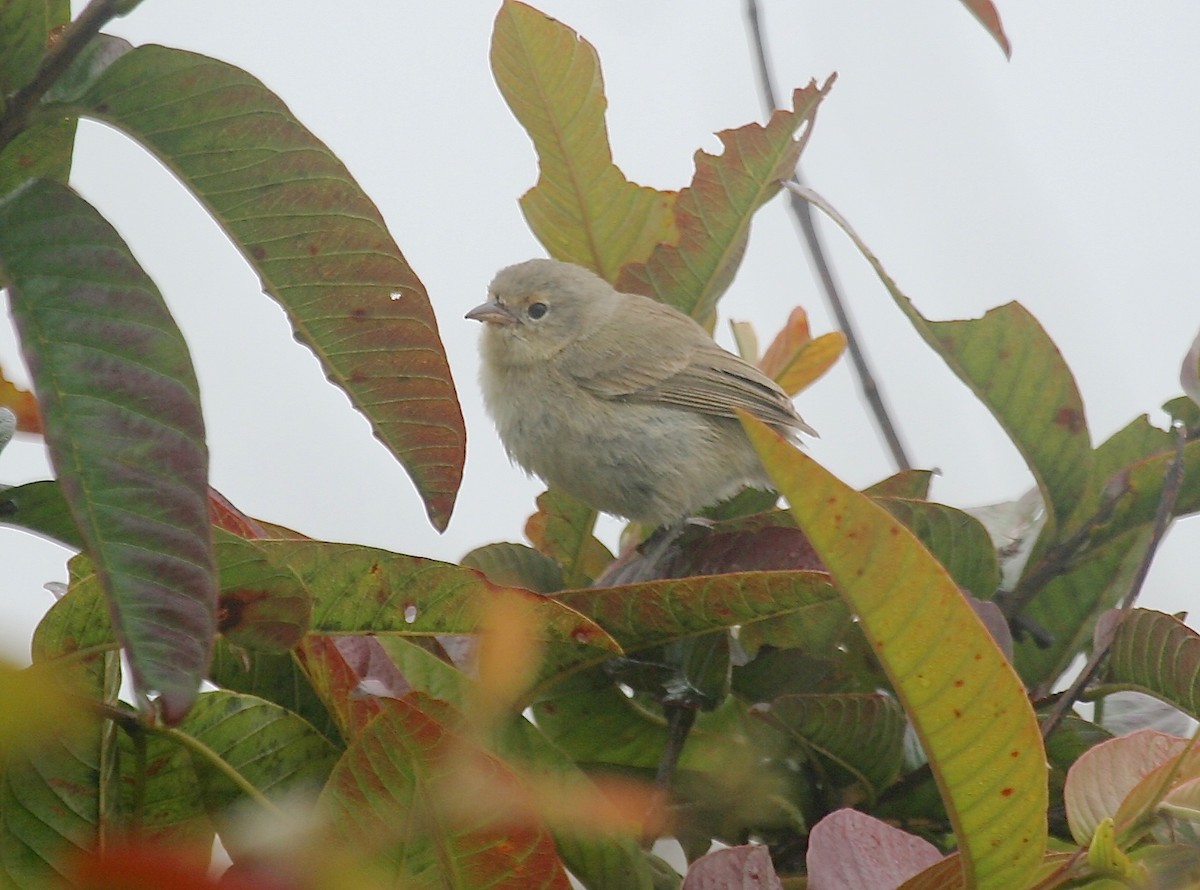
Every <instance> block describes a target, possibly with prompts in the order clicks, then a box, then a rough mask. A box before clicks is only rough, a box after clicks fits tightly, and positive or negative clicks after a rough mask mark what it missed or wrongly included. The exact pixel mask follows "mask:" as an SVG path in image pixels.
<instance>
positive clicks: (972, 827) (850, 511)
mask: <svg viewBox="0 0 1200 890" xmlns="http://www.w3.org/2000/svg"><path fill="white" fill-rule="evenodd" d="M742 423H743V425H744V426H745V429H746V432H747V435H748V436H749V437H750V441H751V442H752V443H753V444H754V447H755V449H756V450H757V451H758V454H759V457H760V458H761V459H762V462H763V466H764V467H766V469H767V471H768V472H769V473H770V474H771V478H772V480H773V481H774V483H775V486H776V488H777V489H778V491H779V492H780V493H781V494H782V495H783V496H784V497H786V498H787V500H788V502H789V503H790V505H791V511H792V515H793V516H795V518H796V522H797V524H798V525H799V526H800V527H801V529H802V530H803V531H804V533H805V534H806V535H807V536H808V539H809V541H810V542H811V543H812V545H813V548H814V549H815V550H816V551H817V554H818V555H819V556H820V557H821V561H822V562H824V563H825V565H826V567H827V568H828V569H829V572H830V575H831V576H832V577H833V582H834V586H835V587H836V588H837V590H838V592H839V593H840V594H841V596H842V597H843V599H844V600H845V601H846V603H847V605H848V606H849V607H850V609H851V610H852V611H853V612H854V613H855V614H856V615H857V616H858V617H859V625H860V626H861V628H862V630H863V633H864V635H865V636H866V638H867V640H868V641H869V642H870V645H871V648H872V650H873V651H874V653H875V656H876V658H877V659H878V661H879V664H880V666H881V667H882V668H883V669H884V671H885V672H886V674H887V676H888V679H889V680H890V681H891V683H892V687H893V688H894V689H895V691H896V693H897V695H898V697H899V698H900V701H901V703H902V704H903V705H904V710H905V712H906V713H907V714H908V716H909V719H910V720H911V722H912V725H913V728H914V729H915V730H916V733H917V736H918V738H919V739H920V741H921V745H922V747H923V748H924V750H925V753H926V755H927V756H928V758H929V765H930V768H931V770H932V772H933V776H934V778H935V780H936V781H937V785H938V790H939V792H940V794H941V797H942V801H943V803H944V804H945V807H946V811H947V814H948V815H949V818H950V822H951V825H952V826H953V827H954V833H955V836H956V838H957V840H958V845H959V851H960V853H961V854H962V857H961V861H962V865H963V871H964V874H965V878H966V883H967V884H968V885H971V884H972V882H974V885H975V886H978V887H982V888H989V890H991V888H995V890H1000V888H1010V887H1013V886H1021V885H1022V884H1023V882H1024V881H1025V880H1026V878H1027V877H1028V876H1029V875H1030V874H1031V872H1032V871H1033V869H1034V868H1036V866H1037V863H1039V862H1040V861H1041V859H1042V854H1043V852H1044V850H1045V839H1046V807H1047V802H1048V794H1047V787H1046V755H1045V749H1044V747H1043V745H1042V742H1041V735H1040V733H1039V731H1038V724H1037V719H1036V717H1035V715H1034V713H1033V709H1032V707H1031V706H1030V704H1029V701H1028V698H1027V697H1026V694H1025V689H1024V686H1023V685H1022V684H1021V682H1020V680H1019V678H1018V677H1017V675H1016V673H1015V672H1014V671H1013V669H1012V666H1011V665H1010V664H1009V662H1008V660H1007V659H1006V658H1005V657H1004V654H1003V653H1002V652H1001V651H1000V650H999V648H998V647H997V646H996V644H995V642H994V641H993V640H992V638H991V636H990V635H989V634H988V632H987V630H986V629H985V628H984V626H983V625H982V623H981V622H980V621H979V619H978V618H977V617H976V615H975V613H974V612H973V610H972V609H971V607H970V606H969V605H968V604H967V603H966V601H965V600H964V599H963V596H962V594H961V593H960V592H959V590H958V588H957V586H956V585H955V584H954V581H953V580H952V579H951V578H950V576H949V575H948V574H947V572H946V570H945V569H944V568H943V567H942V566H941V565H940V564H939V563H938V562H937V561H936V560H935V559H934V558H933V557H932V556H931V555H930V553H929V551H928V550H926V549H925V548H924V547H923V546H922V545H921V543H920V542H919V541H918V540H917V539H916V538H915V537H914V536H913V534H912V533H911V532H909V531H908V530H907V529H906V528H904V526H903V525H901V524H900V522H899V521H898V520H897V519H895V518H894V517H892V516H891V515H890V514H888V513H887V512H886V511H885V510H884V509H883V508H882V507H880V506H879V505H878V504H876V503H874V501H872V500H871V499H870V498H868V497H867V496H865V495H863V494H860V493H859V492H857V491H855V490H854V489H852V488H850V487H849V486H848V485H846V484H845V483H843V482H841V481H840V480H838V479H837V478H835V477H834V476H833V475H832V474H831V473H829V472H828V471H827V470H825V469H824V468H822V467H821V466H819V465H818V464H817V463H816V462H815V461H813V460H812V458H810V457H808V456H807V455H805V454H804V453H803V452H802V451H800V450H799V449H797V448H796V447H795V446H793V445H792V444H791V443H789V442H787V441H786V440H785V439H783V438H782V437H781V436H780V435H778V434H777V433H775V432H774V431H772V430H771V429H770V428H769V427H767V426H766V425H765V424H762V423H760V422H758V421H755V420H753V419H752V418H750V417H748V416H743V417H742Z"/></svg>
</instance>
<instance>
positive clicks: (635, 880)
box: [498, 719, 654, 890]
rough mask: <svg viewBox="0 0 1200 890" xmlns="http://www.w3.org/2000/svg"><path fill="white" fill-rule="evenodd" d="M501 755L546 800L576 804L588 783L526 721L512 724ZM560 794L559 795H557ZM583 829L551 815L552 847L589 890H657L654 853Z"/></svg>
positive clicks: (609, 832)
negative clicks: (566, 801) (654, 889)
mask: <svg viewBox="0 0 1200 890" xmlns="http://www.w3.org/2000/svg"><path fill="white" fill-rule="evenodd" d="M498 747H499V753H501V754H503V755H504V757H505V759H506V760H507V761H509V762H510V763H512V764H514V766H516V767H517V768H519V769H520V770H521V772H522V775H525V776H529V777H531V778H532V779H534V780H535V781H536V782H537V783H538V785H539V787H540V789H541V791H542V794H544V795H550V794H554V797H555V798H557V799H560V800H568V801H569V800H578V799H579V798H580V797H581V795H580V793H579V790H578V789H579V786H580V784H581V783H588V782H590V780H589V779H588V778H587V777H586V776H585V775H584V774H583V773H582V772H581V771H580V770H579V768H578V767H576V765H575V764H574V763H573V762H572V761H571V759H570V758H569V757H567V756H566V754H565V753H564V752H563V751H561V750H560V749H559V748H558V747H556V746H555V745H553V744H551V743H550V741H549V740H548V739H547V738H546V737H545V736H544V735H543V734H542V733H541V732H540V731H539V730H538V728H537V727H535V726H534V725H533V724H532V723H530V722H529V721H528V720H524V719H520V720H514V721H512V722H511V723H509V724H508V725H507V726H506V727H505V728H504V731H503V733H502V735H501V737H500V739H499V740H498ZM556 791H557V793H555V792H556ZM588 815H589V814H584V817H585V825H584V828H583V830H582V831H581V830H578V829H577V828H574V827H572V826H563V825H559V824H557V823H556V821H555V819H554V818H553V817H552V816H550V815H548V816H547V827H548V828H549V829H550V832H551V834H553V836H554V846H555V847H556V848H557V850H558V853H559V855H560V856H561V857H562V859H563V862H564V864H565V865H566V866H567V868H569V869H570V870H571V873H572V874H573V875H575V876H576V877H578V878H579V879H580V880H581V881H583V883H584V885H585V886H586V887H588V888H589V890H653V888H654V882H653V865H652V856H651V854H650V853H648V852H646V851H643V850H642V849H640V847H639V838H637V837H634V836H633V834H632V833H631V832H630V833H622V832H618V831H616V830H613V829H611V828H609V829H605V828H603V827H601V826H599V825H596V826H588V825H587V824H586V819H587V816H588Z"/></svg>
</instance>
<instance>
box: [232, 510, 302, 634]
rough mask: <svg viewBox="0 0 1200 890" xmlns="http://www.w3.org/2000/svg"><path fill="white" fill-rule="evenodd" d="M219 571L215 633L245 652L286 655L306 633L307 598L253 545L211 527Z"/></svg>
mask: <svg viewBox="0 0 1200 890" xmlns="http://www.w3.org/2000/svg"><path fill="white" fill-rule="evenodd" d="M213 536H214V540H215V543H216V553H217V562H218V565H219V567H220V570H221V594H220V597H219V598H218V601H217V604H218V613H217V617H218V625H217V626H218V629H219V630H220V631H221V634H222V636H224V637H225V638H226V639H227V640H228V641H229V642H230V643H232V644H233V645H235V646H239V647H242V648H246V649H258V650H264V651H267V652H286V651H287V650H289V649H292V648H294V647H295V646H296V645H297V644H298V643H299V642H300V640H301V639H302V638H303V637H304V634H305V633H307V632H308V627H309V622H310V620H311V618H312V594H311V592H310V591H308V590H306V589H304V588H303V586H302V585H301V584H300V583H299V582H298V581H297V579H296V577H295V576H294V575H293V574H292V573H291V572H290V571H288V570H287V569H284V568H280V567H279V566H277V565H275V564H273V563H272V562H271V560H270V558H269V556H268V555H267V554H264V553H263V552H262V551H261V550H260V549H259V547H258V542H257V541H248V540H246V539H244V538H239V537H238V536H237V535H233V534H230V533H229V532H225V531H222V530H221V529H214V530H213Z"/></svg>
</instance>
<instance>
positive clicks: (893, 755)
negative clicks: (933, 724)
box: [751, 693, 904, 795]
mask: <svg viewBox="0 0 1200 890" xmlns="http://www.w3.org/2000/svg"><path fill="white" fill-rule="evenodd" d="M751 713H753V714H754V715H755V716H758V717H762V718H763V719H765V720H769V721H771V722H772V723H774V724H775V725H776V726H779V727H780V728H781V729H783V730H784V731H786V732H788V733H791V734H792V735H794V736H796V737H797V738H799V739H801V740H803V741H804V743H805V744H806V745H811V746H812V747H813V748H815V749H816V750H818V751H820V752H821V753H822V754H825V755H826V756H827V757H829V758H831V759H832V760H834V761H835V762H837V763H839V764H841V765H842V766H843V767H845V768H846V769H848V770H850V771H851V772H852V773H854V774H855V775H856V776H857V777H858V779H859V780H860V781H861V782H862V783H863V784H864V785H865V786H866V788H867V790H868V791H869V792H870V793H871V794H872V795H878V794H879V792H881V791H882V790H883V789H884V788H886V787H887V785H888V783H890V782H891V781H892V780H893V779H895V778H896V775H897V774H898V773H899V772H900V765H901V762H902V761H903V759H904V711H903V710H902V709H901V708H900V705H899V704H897V702H896V700H895V699H894V698H892V697H891V696H889V695H880V694H879V693H868V694H841V695H784V696H780V697H779V698H777V699H775V700H774V701H772V702H770V703H769V704H768V705H766V706H764V707H762V708H756V709H754V710H753V711H751Z"/></svg>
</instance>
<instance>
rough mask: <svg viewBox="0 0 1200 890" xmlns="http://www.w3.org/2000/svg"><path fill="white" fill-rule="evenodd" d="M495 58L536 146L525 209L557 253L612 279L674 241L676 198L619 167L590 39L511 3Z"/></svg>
mask: <svg viewBox="0 0 1200 890" xmlns="http://www.w3.org/2000/svg"><path fill="white" fill-rule="evenodd" d="M491 62H492V73H493V75H494V76H495V78H496V84H497V85H498V86H499V87H500V92H501V93H502V94H503V96H504V100H505V101H506V102H507V103H508V107H509V108H511V109H512V112H513V114H514V115H515V116H516V118H517V120H519V121H520V122H521V125H522V126H523V127H524V128H525V130H526V131H527V132H528V133H529V138H530V139H532V140H533V145H534V148H535V149H537V154H538V181H537V185H535V186H534V187H533V188H532V189H530V190H529V191H528V192H526V193H525V195H524V196H523V197H522V198H521V210H522V211H523V212H524V213H525V219H526V221H527V222H528V223H529V227H530V229H532V230H533V233H534V235H535V236H537V239H538V240H539V241H541V242H542V244H543V245H544V246H545V248H546V250H547V251H548V252H549V254H550V255H551V256H552V257H554V258H555V259H559V260H564V261H566V262H571V263H578V264H579V265H581V266H586V267H587V268H589V269H592V270H593V271H595V272H597V273H598V274H599V275H600V276H601V277H603V278H605V279H606V280H608V281H610V282H612V281H616V280H617V274H618V273H619V272H620V271H621V268H622V267H623V266H625V265H627V264H628V263H633V262H641V261H643V260H645V259H647V258H648V257H649V256H650V253H651V251H653V250H654V247H655V245H656V244H658V243H659V242H660V241H666V242H670V243H674V242H675V241H676V239H677V237H678V233H677V232H676V230H675V223H674V219H673V217H672V212H671V206H672V204H673V202H674V199H675V195H674V194H673V193H668V192H659V191H656V190H654V189H651V188H644V187H639V186H637V185H635V184H634V183H632V182H630V181H629V180H628V179H626V178H625V175H624V174H623V173H622V172H621V171H620V170H619V169H617V166H616V165H615V164H614V163H613V160H612V150H611V149H610V148H609V144H608V128H607V125H606V124H605V121H604V110H605V107H606V105H607V101H606V99H605V97H604V81H603V78H602V76H601V73H600V60H599V58H598V57H597V55H596V50H595V49H594V48H593V47H592V45H591V44H590V43H588V42H587V41H586V40H584V39H583V38H581V37H580V36H579V35H578V34H576V33H575V32H574V31H572V30H571V29H570V28H568V27H567V26H566V25H564V24H562V23H561V22H559V21H557V20H556V19H552V18H550V17H549V16H547V15H545V14H544V13H541V12H538V11H537V10H536V9H533V8H532V7H530V6H526V5H525V4H524V3H517V2H514V0H505V2H504V3H503V4H502V5H501V7H500V12H499V14H498V15H497V16H496V26H495V30H494V32H493V34H492V49H491Z"/></svg>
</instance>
